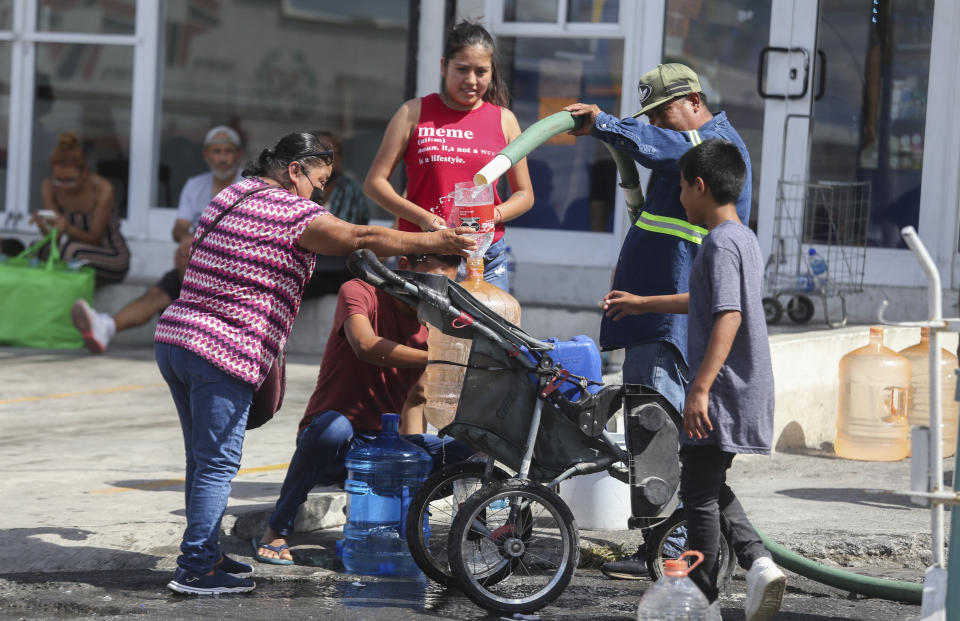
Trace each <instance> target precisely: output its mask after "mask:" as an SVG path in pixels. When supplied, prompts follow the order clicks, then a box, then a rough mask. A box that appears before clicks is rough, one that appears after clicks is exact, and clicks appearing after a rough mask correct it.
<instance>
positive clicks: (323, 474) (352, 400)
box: [253, 254, 473, 565]
mask: <svg viewBox="0 0 960 621" xmlns="http://www.w3.org/2000/svg"><path fill="white" fill-rule="evenodd" d="M459 265H460V257H459V256H446V255H442V256H441V255H431V254H428V255H408V256H403V257H400V259H399V268H400V269H402V270H409V269H413V270H415V271H417V272H426V273H431V274H443V275H444V276H446V277H447V278H454V277H455V276H456V273H457V267H458V266H459ZM426 345H427V327H426V326H423V325H421V324H420V323H419V321H418V320H417V309H416V308H413V307H411V306H409V305H407V304H405V303H403V302H401V301H400V300H398V299H396V298H394V297H393V296H391V295H390V294H388V293H385V292H383V291H381V290H380V289H377V288H375V287H374V286H373V285H370V284H367V283H366V282H364V281H362V280H360V279H354V280H350V281H348V282H347V283H345V284H344V285H343V286H342V287H341V288H340V293H339V294H338V296H337V310H336V314H335V315H334V320H333V327H332V328H331V330H330V337H329V339H328V340H327V346H326V349H324V352H323V360H322V362H321V363H320V374H319V376H318V377H317V385H316V387H315V388H314V390H313V395H311V397H310V402H309V403H308V404H307V411H306V414H305V415H304V417H303V419H302V420H301V421H300V428H299V431H298V435H297V448H296V450H295V451H294V453H293V457H292V458H291V460H290V466H289V467H288V468H287V475H286V477H285V478H284V481H283V487H282V488H281V490H280V498H279V499H278V500H277V505H276V509H275V510H274V512H273V515H271V516H270V520H269V522H268V527H267V532H266V533H265V534H264V536H263V537H262V538H261V539H260V540H259V541H257V540H256V539H255V540H254V541H253V547H254V554H255V556H256V558H257V560H258V561H261V562H264V563H273V564H275V565H291V564H293V556H291V554H290V550H289V549H288V545H287V537H288V536H289V535H290V534H291V533H292V532H293V526H294V522H295V521H296V518H297V511H298V510H299V509H300V505H302V504H303V503H304V502H305V501H306V499H307V493H308V492H309V491H310V490H311V489H312V488H313V487H315V486H317V485H342V484H343V481H344V479H345V478H346V474H347V472H346V467H345V465H344V460H345V458H346V456H347V452H349V451H350V449H352V448H354V447H358V446H359V447H362V446H363V445H364V444H366V443H367V442H370V441H371V440H373V439H374V438H375V437H376V435H377V434H378V433H379V432H380V415H381V414H383V413H385V412H397V413H399V414H400V433H401V434H403V438H404V439H405V440H407V441H409V442H412V443H414V444H416V445H418V446H420V447H422V448H424V449H426V451H427V452H428V453H430V455H431V456H432V457H433V470H437V469H438V468H440V467H442V466H444V465H446V464H449V463H455V462H459V461H463V460H465V459H467V458H468V457H469V456H470V455H471V454H472V453H473V451H472V450H471V449H470V447H468V446H467V445H465V444H463V443H461V442H457V441H456V440H453V439H452V438H444V439H442V440H441V439H440V438H438V437H437V436H434V435H427V434H424V433H423V432H424V431H425V423H424V418H423V404H424V398H423V390H422V385H421V382H420V379H421V375H422V374H423V369H424V367H425V366H426V364H427V351H426Z"/></svg>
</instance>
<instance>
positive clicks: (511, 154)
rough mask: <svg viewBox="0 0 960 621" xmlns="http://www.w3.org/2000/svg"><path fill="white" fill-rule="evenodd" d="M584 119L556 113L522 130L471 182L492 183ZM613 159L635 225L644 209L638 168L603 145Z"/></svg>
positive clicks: (577, 125)
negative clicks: (510, 167)
mask: <svg viewBox="0 0 960 621" xmlns="http://www.w3.org/2000/svg"><path fill="white" fill-rule="evenodd" d="M583 123H584V117H575V116H573V115H572V114H570V113H569V112H557V113H555V114H551V115H550V116H547V117H544V118H542V119H540V120H539V121H537V122H536V123H534V124H533V125H531V126H530V127H528V128H527V129H525V130H524V131H523V132H522V133H521V134H520V135H519V136H517V138H516V140H514V141H513V142H511V143H510V144H508V145H507V146H506V147H504V148H503V150H502V151H500V153H498V154H497V156H496V158H494V160H491V162H490V164H488V165H487V166H484V167H483V168H482V169H481V170H480V171H479V172H478V173H477V176H476V177H475V178H474V183H493V182H494V181H496V179H497V177H499V176H500V175H501V174H503V172H505V171H506V170H507V168H508V167H509V166H512V165H514V164H516V163H517V162H519V161H520V160H522V159H523V158H525V157H527V155H529V154H530V152H531V151H533V150H534V149H536V148H537V147H539V146H540V145H542V144H543V143H545V142H546V141H548V140H550V139H551V138H553V137H554V136H556V135H558V134H562V133H564V132H568V131H570V130H572V129H578V128H580V127H582V126H583ZM603 144H604V146H605V147H607V150H609V151H610V155H611V156H612V157H613V160H614V162H615V163H616V165H617V170H619V171H620V187H622V188H623V195H624V198H625V199H626V202H627V210H628V212H629V214H630V222H631V223H632V222H635V221H636V220H637V217H638V216H639V215H640V211H641V210H642V209H643V190H642V189H641V188H640V175H639V174H637V166H636V164H634V163H633V160H632V159H630V156H629V155H627V154H626V153H624V152H623V151H618V150H617V149H615V148H614V147H612V146H610V145H609V144H607V143H603ZM501 156H503V157H506V158H507V159H508V160H509V162H504V163H503V164H502V165H501V166H496V165H493V163H494V161H496V160H497V159H501Z"/></svg>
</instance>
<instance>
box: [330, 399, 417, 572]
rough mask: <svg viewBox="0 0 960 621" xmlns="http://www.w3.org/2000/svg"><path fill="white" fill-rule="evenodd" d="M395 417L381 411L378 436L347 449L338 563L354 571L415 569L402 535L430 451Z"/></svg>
mask: <svg viewBox="0 0 960 621" xmlns="http://www.w3.org/2000/svg"><path fill="white" fill-rule="evenodd" d="M399 424H400V417H399V416H398V415H397V414H384V415H383V416H382V418H381V426H382V431H381V432H380V435H379V436H377V438H376V439H375V440H374V441H373V442H370V443H369V444H367V445H366V446H364V447H363V448H355V449H353V450H351V451H350V452H349V453H347V457H346V467H347V480H346V481H345V482H344V486H343V487H344V489H345V490H346V492H347V524H346V526H344V527H343V535H344V537H345V541H344V544H343V551H342V561H343V566H344V567H346V568H347V571H348V572H350V573H354V574H365V575H386V576H411V575H417V574H419V573H420V568H419V567H417V564H416V562H415V561H414V560H413V557H411V556H410V550H409V548H408V547H407V539H406V526H405V524H406V517H407V508H408V507H409V505H410V499H411V498H413V495H414V494H415V493H416V491H417V488H419V487H420V485H421V484H422V483H423V481H424V479H426V478H427V475H429V474H430V470H431V468H432V466H433V459H432V458H431V457H430V454H429V453H427V452H426V451H425V450H423V449H422V448H420V447H419V446H417V445H415V444H411V443H410V442H407V441H406V440H404V439H403V438H401V437H400V434H399V432H398V428H399Z"/></svg>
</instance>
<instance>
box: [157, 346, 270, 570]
mask: <svg viewBox="0 0 960 621" xmlns="http://www.w3.org/2000/svg"><path fill="white" fill-rule="evenodd" d="M155 353H156V358H157V366H159V367H160V374H161V375H163V379H164V380H166V382H167V385H168V386H169V387H170V394H171V396H172V397H173V402H174V404H176V406H177V413H178V414H179V415H180V428H181V429H182V430H183V447H184V452H185V453H186V457H187V475H186V483H185V485H184V496H185V500H186V509H187V510H186V515H187V528H186V530H185V531H184V533H183V540H182V541H181V543H180V556H179V557H178V558H177V565H179V566H180V567H182V568H183V569H186V570H187V571H192V572H194V573H200V574H203V573H207V572H208V571H210V570H211V569H213V567H214V565H215V564H216V563H217V562H218V561H219V560H220V556H221V552H220V537H219V535H220V521H221V519H223V512H224V511H225V510H226V508H227V499H228V498H229V496H230V481H232V480H233V477H235V476H236V474H237V470H239V469H240V452H241V449H242V448H243V435H244V432H245V431H246V427H247V413H248V412H249V410H250V403H251V401H252V400H253V390H254V388H253V386H252V385H251V384H248V383H246V382H244V381H241V380H239V379H237V378H235V377H233V376H230V375H227V374H226V373H224V372H223V371H221V370H220V369H218V368H217V367H215V366H213V365H212V364H210V363H209V362H207V361H206V360H204V359H203V358H201V357H200V356H197V355H196V354H194V353H192V352H189V351H187V350H186V349H183V348H181V347H175V346H173V345H166V344H163V343H157V344H156V346H155Z"/></svg>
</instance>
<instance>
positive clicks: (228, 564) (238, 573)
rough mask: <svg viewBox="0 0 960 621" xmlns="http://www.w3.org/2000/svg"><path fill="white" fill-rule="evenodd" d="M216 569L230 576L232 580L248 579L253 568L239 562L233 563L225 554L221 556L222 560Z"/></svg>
mask: <svg viewBox="0 0 960 621" xmlns="http://www.w3.org/2000/svg"><path fill="white" fill-rule="evenodd" d="M217 567H219V568H220V569H222V570H223V573H225V574H230V575H231V576H233V577H234V578H249V577H250V576H252V575H253V567H252V566H250V565H247V564H246V563H242V562H240V561H235V560H233V559H232V558H230V557H229V556H227V555H226V554H224V555H223V558H222V559H221V561H220V562H219V563H217Z"/></svg>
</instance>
